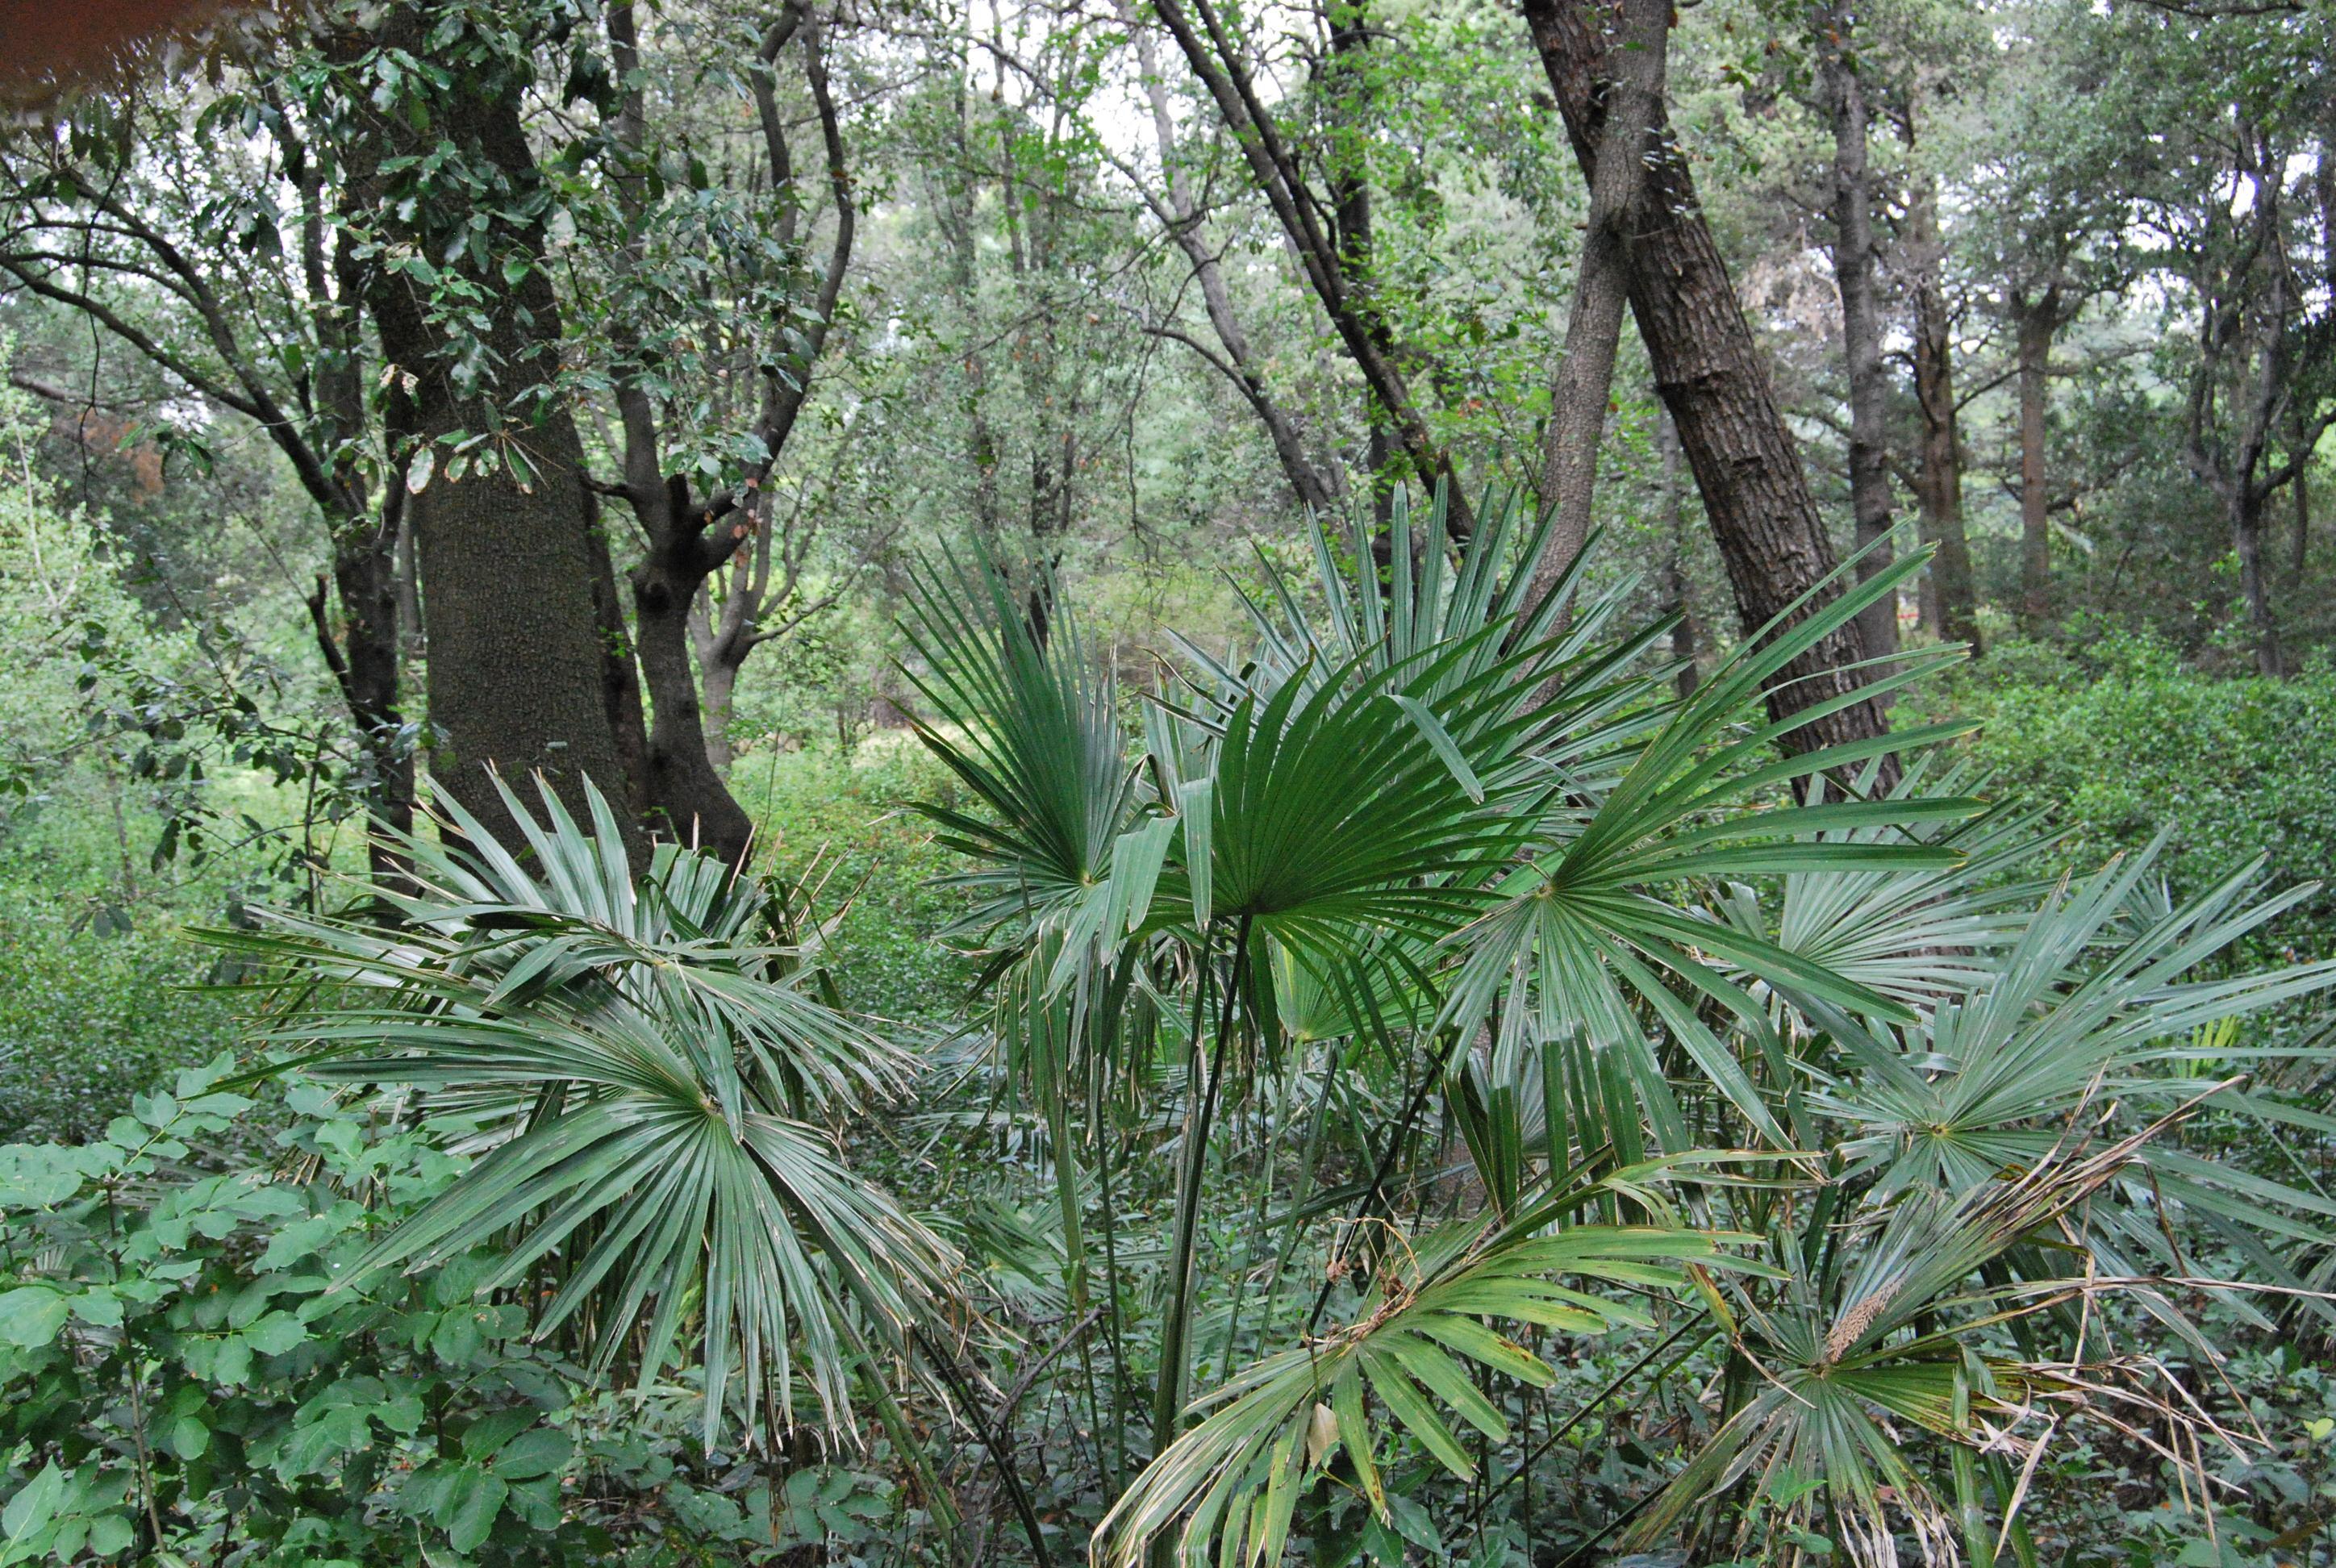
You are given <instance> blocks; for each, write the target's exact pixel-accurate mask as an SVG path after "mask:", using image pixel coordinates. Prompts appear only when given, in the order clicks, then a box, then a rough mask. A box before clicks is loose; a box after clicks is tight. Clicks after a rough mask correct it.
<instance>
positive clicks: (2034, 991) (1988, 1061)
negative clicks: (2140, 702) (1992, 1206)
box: [1810, 846, 2336, 1310]
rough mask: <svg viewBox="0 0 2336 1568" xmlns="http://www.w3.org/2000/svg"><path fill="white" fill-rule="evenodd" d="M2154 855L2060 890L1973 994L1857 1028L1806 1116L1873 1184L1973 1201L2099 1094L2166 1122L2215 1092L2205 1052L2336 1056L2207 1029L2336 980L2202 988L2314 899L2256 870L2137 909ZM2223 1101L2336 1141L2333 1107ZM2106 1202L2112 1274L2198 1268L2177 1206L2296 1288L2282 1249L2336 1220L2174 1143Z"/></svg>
mask: <svg viewBox="0 0 2336 1568" xmlns="http://www.w3.org/2000/svg"><path fill="white" fill-rule="evenodd" d="M2155 856H2156V848H2155V846H2153V847H2152V848H2151V849H2149V850H2146V851H2143V852H2139V853H2136V854H2134V855H2131V856H2128V857H2125V858H2123V859H2122V860H2120V861H2116V862H2111V863H2109V864H2108V865H2107V866H2106V867H2104V868H2103V869H2102V870H2100V871H2099V872H2096V873H2095V874H2094V875H2092V876H2091V877H2089V878H2088V879H2086V880H2085V881H2082V882H2079V883H2077V884H2076V885H2074V886H2072V887H2069V888H2067V889H2066V890H2064V891H2055V892H2054V893H2053V894H2052V895H2051V896H2050V897H2049V898H2048V899H2047V900H2046V901H2044V902H2043V903H2042V904H2041V905H2040V907H2039V908H2038V909H2037V910H2036V911H2034V912H2033V913H2032V914H2030V915H2029V917H2028V919H2027V920H2026V921H2025V924H2024V925H2023V927H2022V929H2021V930H2020V935H2019V938H2018V940H2016V941H2014V942H2012V943H2011V944H2010V945H2009V946H2006V947H2003V948H2000V949H1999V950H1995V951H1993V952H1990V953H1987V954H1984V955H1981V969H1982V972H1981V976H1980V977H1979V979H1977V980H1976V982H1975V983H1973V984H1972V985H1971V987H1970V989H1969V991H1968V994H1967V995H1965V996H1963V997H1961V998H1950V999H1947V1000H1944V1001H1942V1002H1941V1003H1940V1004H1939V1005H1938V1006H1937V1007H1936V1008H1934V1009H1932V1011H1931V1012H1930V1013H1928V1014H1927V1015H1925V1016H1924V1017H1922V1018H1920V1019H1918V1020H1917V1021H1916V1022H1915V1023H1913V1024H1912V1025H1903V1026H1900V1027H1896V1028H1894V1029H1893V1028H1883V1027H1870V1026H1869V1027H1851V1026H1849V1025H1848V1024H1847V1023H1846V1021H1845V1020H1844V1022H1843V1024H1842V1027H1840V1028H1839V1031H1838V1044H1839V1046H1840V1047H1841V1048H1842V1050H1843V1053H1844V1057H1845V1058H1846V1059H1845V1062H1844V1071H1842V1072H1841V1073H1840V1075H1839V1076H1836V1077H1835V1078H1833V1079H1832V1081H1829V1082H1826V1083H1825V1084H1823V1085H1822V1086H1820V1087H1819V1088H1817V1089H1816V1090H1815V1091H1813V1092H1812V1094H1811V1096H1810V1105H1811V1107H1812V1109H1814V1110H1815V1111H1817V1112H1818V1113H1820V1114H1822V1115H1826V1116H1828V1117H1831V1118H1834V1119H1835V1120H1836V1121H1837V1122H1839V1123H1843V1124H1846V1125H1847V1127H1848V1129H1849V1135H1848V1136H1847V1137H1846V1138H1845V1139H1844V1140H1843V1142H1842V1144H1841V1146H1842V1148H1843V1150H1844V1153H1845V1154H1848V1155H1849V1156H1850V1158H1851V1160H1852V1162H1853V1163H1852V1165H1851V1168H1850V1174H1852V1175H1853V1176H1856V1177H1866V1176H1870V1177H1871V1178H1872V1179H1873V1180H1874V1183H1875V1184H1876V1187H1877V1190H1878V1192H1879V1193H1881V1194H1882V1195H1883V1196H1885V1197H1886V1196H1889V1195H1891V1194H1893V1193H1899V1192H1906V1191H1916V1190H1920V1191H1929V1192H1958V1191H1964V1190H1968V1189H1969V1188H1971V1187H1972V1186H1973V1185H1975V1184H1978V1183H1984V1182H1986V1181H1988V1180H1989V1179H1990V1177H1991V1176H1992V1174H1994V1173H1996V1172H1998V1171H2000V1170H2003V1169H2006V1168H2025V1167H2027V1166H2029V1165H2032V1164H2035V1163H2037V1162H2038V1161H2039V1160H2040V1159H2042V1158H2043V1157H2044V1155H2045V1154H2047V1152H2048V1151H2049V1149H2050V1148H2051V1147H2052V1145H2053V1144H2054V1142H2055V1140H2056V1139H2057V1137H2058V1136H2059V1132H2058V1129H2059V1126H2060V1125H2062V1124H2064V1123H2065V1121H2066V1120H2067V1118H2068V1116H2070V1115H2073V1114H2074V1113H2075V1112H2076V1110H2077V1108H2078V1106H2080V1105H2087V1104H2088V1103H2091V1102H2092V1101H2094V1100H2095V1099H2097V1098H2103V1097H2106V1098H2107V1099H2109V1100H2110V1101H2112V1102H2113V1103H2114V1104H2115V1105H2117V1107H2118V1108H2119V1109H2118V1114H2119V1115H2121V1116H2124V1117H2126V1118H2128V1119H2130V1118H2133V1117H2145V1118H2146V1117H2150V1116H2155V1115H2163V1114H2165V1113H2166V1111H2167V1110H2169V1109H2171V1108H2172V1107H2174V1106H2175V1105H2179V1104H2181V1103H2184V1102H2185V1101H2187V1100H2189V1099H2190V1098H2191V1097H2193V1096H2195V1095H2197V1094H2198V1093H2200V1092H2201V1090H2202V1088H2205V1087H2207V1086H2208V1085H2205V1084H2202V1081H2201V1079H2200V1077H2199V1076H2198V1072H2197V1067H2198V1066H2199V1065H2200V1063H2201V1061H2202V1059H2204V1058H2211V1064H2210V1065H2211V1066H2213V1067H2214V1070H2215V1071H2216V1072H2218V1073H2220V1074H2224V1075H2227V1076H2233V1077H2234V1078H2237V1077H2243V1076H2244V1075H2245V1074H2246V1072H2247V1071H2248V1070H2249V1069H2250V1068H2252V1067H2254V1066H2259V1065H2261V1064H2263V1062H2266V1061H2270V1060H2273V1059H2282V1058H2286V1057H2292V1056H2293V1055H2295V1054H2296V1052H2298V1051H2308V1052H2311V1053H2312V1054H2315V1055H2317V1056H2319V1057H2321V1058H2323V1059H2326V1058H2330V1057H2336V1047H2331V1045H2330V1044H2329V1043H2327V1042H2326V1041H2325V1040H2324V1038H2323V1039H2322V1041H2321V1043H2320V1044H2318V1045H2316V1046H2309V1045H2308V1046H2302V1047H2286V1046H2275V1045H2273V1044H2270V1043H2267V1042H2259V1043H2252V1044H2250V1043H2246V1042H2243V1041H2242V1040H2240V1039H2239V1038H2238V1037H2236V1036H2234V1035H2229V1034H2227V1033H2218V1036H2217V1038H2216V1040H2215V1042H2214V1044H2213V1045H2212V1046H2211V1047H2208V1046H2205V1045H2202V1043H2201V1040H2200V1034H2201V1031H2207V1030H2218V1029H2219V1027H2220V1026H2223V1025H2224V1024H2226V1023H2233V1022H2235V1021H2236V1020H2239V1019H2243V1018H2249V1017H2251V1016H2253V1015H2256V1014H2260V1013H2262V1012H2263V1011H2264V1010H2265V1009H2268V1008H2275V1007H2277V1006H2279V1005H2280V1004H2282V1003H2285V1002H2289V1001H2292V1000H2293V999H2295V998H2300V997H2304V996H2309V995H2311V994H2312V993H2314V992H2317V991H2321V990H2323V989H2326V988H2328V987H2330V986H2331V985H2336V961H2323V962H2321V963H2317V964H2305V965H2297V966H2293V967H2291V968H2286V969H2273V970H2265V971H2263V972H2259V973H2253V974H2241V975H2236V976H2228V977H2212V978H2205V979H2201V978H2195V971H2196V970H2197V969H2199V967H2200V966H2201V965H2204V964H2205V963H2207V962H2208V961H2209V960H2211V959H2215V958H2217V957H2218V956H2220V955H2222V954H2224V953H2226V952H2227V951H2229V950H2230V949H2231V948H2232V946H2233V945H2234V943H2236V942H2237V941H2239V940H2241V939H2242V938H2244V936H2245V935H2246V934H2247V933H2248V932H2250V931H2253V930H2257V929H2259V928H2260V927H2261V926H2263V924H2264V923H2265V922H2266V921H2269V920H2273V919H2275V918H2276V917H2277V916H2278V915H2279V914H2281V913H2282V911H2286V910H2288V909H2291V908H2292V907H2293V906H2294V905H2295V904H2296V903H2297V902H2298V901H2302V900H2303V899H2307V898H2309V897H2310V896H2311V895H2312V892H2313V891H2314V889H2313V888H2312V886H2309V885H2307V886H2304V887H2300V888H2296V889H2293V890H2291V891H2288V892H2285V893H2283V894H2278V895H2274V896H2271V897H2267V898H2263V897H2255V896H2253V889H2254V886H2255V883H2256V882H2257V881H2258V878H2259V873H2260V869H2261V862H2255V863H2253V864H2251V865H2247V866H2243V867H2240V868H2238V869H2236V870H2234V871H2233V872H2230V873H2229V874H2228V875H2226V876H2224V877H2223V878H2222V879H2220V880H2219V881H2216V882H2214V884H2212V885H2211V886H2209V887H2208V888H2206V889H2205V891H2202V892H2201V893H2199V894H2198V895H2197V896H2196V897H2195V898H2193V899H2191V900H2190V901H2187V902H2185V903H2180V904H2176V903H2174V902H2171V901H2166V900H2165V899H2163V898H2162V897H2159V896H2152V897H2148V898H2142V897H2140V896H2139V895H2142V894H2144V893H2145V892H2146V891H2148V877H2149V873H2150V871H2151V868H2152V865H2153V862H2154V860H2155ZM2136 908H2138V909H2139V910H2140V911H2143V912H2142V914H2141V917H2140V919H2139V920H2136V919H2135V918H2134V916H2135V911H2136ZM2211 1104H2212V1105H2213V1106H2214V1108H2215V1109H2217V1110H2220V1111H2224V1112H2228V1113H2230V1114H2234V1115H2240V1116H2244V1117H2249V1118H2252V1119H2253V1120H2255V1121H2257V1122H2258V1123H2261V1124H2263V1125H2266V1126H2268V1127H2272V1128H2277V1127H2280V1126H2288V1127H2294V1128H2300V1129H2302V1130H2304V1131H2307V1132H2310V1133H2312V1134H2313V1135H2325V1134H2326V1133H2328V1132H2329V1131H2331V1130H2336V1121H2331V1118H2329V1117H2328V1116H2326V1115H2324V1114H2322V1113H2321V1112H2318V1111H2316V1110H2312V1109H2309V1108H2306V1107H2301V1106H2296V1105H2290V1104H2288V1103H2287V1102H2286V1101H2284V1100H2282V1099H2281V1098H2280V1097H2278V1096H2273V1095H2271V1094H2268V1093H2263V1092H2258V1091H2256V1090H2254V1089H2252V1088H2250V1087H2248V1086H2245V1085H2244V1084H2241V1083H2234V1084H2233V1085H2232V1086H2228V1087H2225V1088H2224V1089H2222V1090H2221V1091H2220V1092H2218V1093H2217V1094H2215V1096H2214V1098H2213V1100H2212V1102H2211ZM2107 1196H2109V1197H2113V1198H2115V1199H2117V1201H2116V1202H2104V1203H2096V1204H2094V1205H2091V1206H2090V1207H2089V1208H2088V1217H2087V1220H2086V1222H2085V1224H2084V1226H2083V1227H2082V1232H2083V1234H2084V1235H2085V1237H2086V1238H2087V1239H2088V1242H2090V1243H2091V1244H2092V1245H2093V1246H2094V1247H2095V1248H2096V1249H2097V1250H2098V1253H2099V1255H2100V1258H2101V1261H2102V1263H2103V1264H2104V1266H2105V1267H2106V1268H2107V1271H2109V1272H2111V1273H2119V1274H2137V1273H2143V1272H2158V1271H2165V1272H2174V1273H2178V1272H2181V1271H2183V1261H2182V1260H2181V1259H2180V1258H2179V1257H2177V1256H2176V1255H2175V1254H2174V1253H2173V1252H2172V1251H2171V1249H2170V1245H2169V1243H2168V1242H2167V1241H2166V1219H2167V1215H2166V1213H2165V1212H2164V1211H2165V1210H2166V1206H2168V1205H2171V1206H2172V1208H2173V1209H2175V1210H2176V1211H2179V1212H2180V1213H2185V1214H2186V1215H2188V1216H2190V1217H2191V1218H2193V1219H2195V1221H2197V1222H2200V1223H2203V1224H2204V1225H2205V1226H2206V1227H2207V1228H2208V1229H2209V1230H2211V1231H2213V1232H2216V1233H2218V1234H2220V1235H2221V1236H2222V1237H2224V1239H2225V1240H2226V1241H2228V1242H2231V1243H2232V1244H2234V1245H2235V1246H2237V1247H2239V1248H2240V1249H2241V1250H2243V1251H2245V1252H2246V1253H2247V1254H2248V1256H2249V1257H2250V1259H2251V1260H2252V1261H2253V1262H2254V1263H2255V1264H2256V1265H2257V1267H2258V1268H2260V1269H2263V1270H2265V1271H2268V1272H2269V1274H2270V1277H2271V1278H2273V1280H2275V1281H2278V1282H2281V1283H2282V1284H2286V1285H2290V1286H2293V1285H2299V1284H2301V1283H2302V1281H2300V1280H2298V1279H2297V1278H2295V1277H2294V1276H2293V1274H2292V1273H2291V1272H2290V1271H2288V1270H2287V1269H2286V1267H2285V1266H2284V1265H2283V1264H2282V1262H2281V1261H2280V1260H2279V1258H2278V1256H2277V1254H2276V1252H2275V1251H2274V1248H2275V1247H2276V1246H2277V1245H2278V1244H2280V1243H2282V1242H2308V1243H2318V1244H2325V1243H2326V1242H2328V1241H2329V1240H2330V1235H2331V1228H2336V1203H2331V1201H2330V1200H2329V1199H2328V1198H2327V1197H2325V1196H2324V1195H2323V1194H2321V1193H2319V1192H2318V1191H2317V1190H2316V1189H2314V1188H2312V1187H2309V1186H2302V1185H2293V1184H2289V1183H2281V1182H2276V1181H2273V1180H2271V1179H2269V1178H2268V1177H2265V1176H2262V1175H2258V1174H2254V1173H2253V1172H2250V1171H2248V1170H2247V1169H2245V1168H2244V1166H2243V1165H2241V1164H2236V1163H2234V1162H2229V1161H2219V1160H2210V1159H2206V1158H2204V1157H2202V1156H2200V1155H2197V1154H2189V1153H2186V1152H2185V1151H2184V1150H2183V1149H2182V1148H2180V1147H2179V1146H2178V1144H2175V1142H2173V1141H2170V1140H2161V1141H2158V1142H2155V1143H2153V1144H2150V1145H2148V1146H2147V1147H2146V1148H2144V1149H2142V1150H2141V1151H2140V1152H2139V1153H2138V1154H2136V1157H2135V1160H2134V1162H2133V1165H2132V1168H2131V1169H2130V1171H2129V1172H2127V1174H2125V1175H2124V1176H2122V1177H2120V1178H2119V1180H2118V1181H2117V1182H2115V1183H2111V1184H2110V1187H2109V1192H2108V1193H2107ZM2241 1310H2246V1309H2244V1305H2242V1309H2241Z"/></svg>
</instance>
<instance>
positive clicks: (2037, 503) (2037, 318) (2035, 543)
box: [2012, 284, 2060, 632]
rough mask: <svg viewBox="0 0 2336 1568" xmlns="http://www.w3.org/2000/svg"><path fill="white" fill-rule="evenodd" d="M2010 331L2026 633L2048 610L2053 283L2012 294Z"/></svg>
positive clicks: (2056, 300) (2056, 299)
mask: <svg viewBox="0 0 2336 1568" xmlns="http://www.w3.org/2000/svg"><path fill="white" fill-rule="evenodd" d="M2012 309H2013V313H2014V314H2013V329H2014V332H2015V334H2016V336H2017V343H2018V346H2017V349H2016V351H2015V352H2016V353H2017V355H2018V356H2019V368H2020V624H2021V625H2022V627H2024V628H2026V629H2027V630H2029V631H2030V632H2034V631H2038V630H2040V629H2042V628H2043V626H2044V623H2045V622H2046V621H2047V620H2048V619H2049V618H2050V617H2051V614H2052V540H2051V523H2050V520H2049V511H2048V504H2047V500H2046V496H2045V492H2044V399H2045V384H2044V378H2045V375H2046V374H2047V373H2048V370H2049V365H2050V361H2051V357H2052V338H2053V336H2054V334H2056V333H2057V332H2059V328H2060V319H2059V317H2060V290H2059V286H2058V285H2057V284H2056V285H2054V286H2053V287H2049V288H2046V289H2045V290H2044V291H2043V292H2042V293H2041V294H2039V295H2037V296H2035V297H2032V298H2031V297H2023V296H2017V295H2015V296H2014V297H2013V299H2012Z"/></svg>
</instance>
